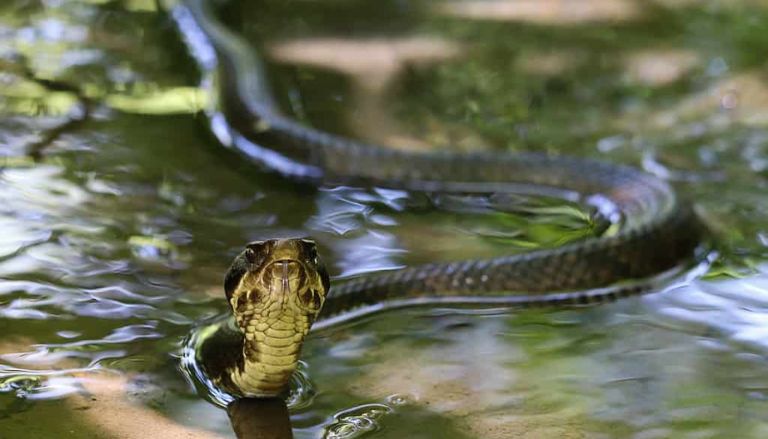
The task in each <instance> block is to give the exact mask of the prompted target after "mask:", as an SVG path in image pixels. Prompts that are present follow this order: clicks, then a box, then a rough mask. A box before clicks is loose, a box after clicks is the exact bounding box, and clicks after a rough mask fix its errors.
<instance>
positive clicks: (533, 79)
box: [0, 0, 768, 438]
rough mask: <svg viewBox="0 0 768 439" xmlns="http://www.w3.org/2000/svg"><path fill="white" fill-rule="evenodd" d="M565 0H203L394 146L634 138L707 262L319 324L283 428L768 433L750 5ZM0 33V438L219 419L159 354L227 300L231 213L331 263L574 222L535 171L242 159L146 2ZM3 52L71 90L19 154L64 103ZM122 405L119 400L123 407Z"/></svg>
mask: <svg viewBox="0 0 768 439" xmlns="http://www.w3.org/2000/svg"><path fill="white" fill-rule="evenodd" d="M522 3H526V4H528V3H531V4H532V2H522ZM586 3H588V5H587V6H589V8H587V7H586V6H585V9H584V10H587V9H589V10H591V11H593V12H591V13H582V12H579V13H574V12H568V10H565V11H563V10H562V9H563V7H562V5H561V6H558V5H557V2H552V3H550V2H544V1H542V2H541V3H540V5H541V6H539V7H540V8H544V9H542V10H544V12H542V10H540V9H536V8H535V7H532V6H531V7H525V8H523V7H518V8H513V9H512V12H509V11H510V9H509V7H508V6H507V7H504V6H503V5H504V3H498V4H491V3H486V2H475V3H474V6H473V7H469V6H467V4H463V3H447V2H419V1H406V2H403V1H383V2H375V3H374V4H371V3H370V2H363V1H360V0H343V1H342V0H335V1H327V2H309V1H302V0H292V1H289V2H263V1H259V2H239V3H238V4H233V5H229V6H228V8H226V9H225V10H224V12H223V13H224V14H225V17H227V20H228V23H230V25H231V26H233V27H235V28H238V29H240V30H241V31H242V32H243V33H244V34H246V35H248V36H249V39H250V40H252V41H254V42H258V46H259V47H260V48H261V49H263V50H264V51H265V53H267V54H268V59H269V61H270V67H269V68H270V72H271V74H272V83H273V87H274V89H275V90H276V93H277V96H278V99H279V101H280V102H281V105H282V106H283V108H284V109H285V110H286V111H287V112H289V113H290V114H292V115H293V116H295V117H297V118H299V119H301V120H303V121H305V122H306V123H309V124H312V125H314V126H317V127H320V128H323V129H326V130H329V131H332V132H337V133H342V134H347V135H353V136H356V137H359V138H364V139H367V140H372V141H377V142H382V143H387V144H390V145H393V146H394V147H399V148H413V149H428V148H438V147H445V148H454V149H457V150H475V149H490V150H500V151H501V150H536V151H541V150H544V151H551V152H558V153H568V154H574V155H579V156H589V157H596V158H602V159H604V160H609V161H613V162H618V163H628V164H632V165H635V166H639V167H642V168H644V169H645V170H647V171H649V172H653V173H656V174H657V175H660V176H662V177H664V178H668V179H670V180H672V181H673V182H674V183H675V185H676V187H678V189H679V190H680V191H681V192H682V193H683V194H684V195H685V196H687V197H689V198H690V199H692V200H694V201H695V205H696V208H697V211H698V212H699V213H700V215H701V216H702V218H703V219H704V220H705V221H706V222H707V224H708V226H709V227H710V229H711V230H712V232H713V236H714V238H713V242H714V250H715V251H714V253H713V255H716V258H715V260H714V263H713V265H712V266H711V268H709V269H708V271H707V272H706V273H704V274H703V276H701V277H700V278H699V279H697V280H694V281H683V282H681V283H677V284H671V285H669V286H668V287H667V288H665V289H664V291H661V292H658V293H657V294H652V295H648V296H645V297H642V298H633V299H628V300H623V301H620V302H618V303H615V304H610V305H607V306H600V307H596V308H589V309H583V310H573V309H571V310H531V311H520V312H514V313H501V314H499V313H490V314H489V313H477V312H471V311H466V310H465V311H449V310H439V309H437V310H436V309H431V310H430V309H426V310H412V311H407V312H396V313H388V314H382V315H378V316H375V317H371V318H369V319H365V320H363V321H360V322H356V323H355V324H353V325H349V326H344V327H339V328H335V329H331V330H328V331H324V332H321V333H318V334H316V335H315V336H313V337H311V339H310V340H309V342H308V344H307V345H306V348H305V355H304V360H305V361H306V367H305V371H306V374H307V376H308V377H309V380H310V386H311V391H310V392H309V393H308V396H307V398H306V400H304V401H303V402H302V403H301V404H299V405H297V406H296V407H295V408H294V409H293V411H292V414H293V423H294V427H295V434H296V436H297V437H316V436H318V435H321V434H322V433H323V432H324V431H325V432H329V433H328V434H329V435H330V434H331V433H339V434H340V435H343V434H350V433H355V432H357V433H355V434H359V433H366V432H367V433H366V434H367V436H365V437H380V438H385V437H446V438H464V437H569V435H571V436H573V437H584V436H587V437H637V438H654V437H696V438H700V437H724V436H727V437H756V438H757V437H764V436H765V434H766V433H767V431H766V430H767V429H768V424H767V423H766V415H765V413H768V411H766V408H768V407H767V406H766V404H768V403H767V402H766V398H768V396H767V395H766V391H767V389H768V367H766V363H765V356H766V354H767V353H768V346H767V345H766V341H765V340H768V337H766V335H768V334H766V329H765V328H766V323H767V322H768V314H767V313H768V275H766V271H767V270H766V268H765V267H766V265H765V262H766V246H767V245H768V230H766V228H765V221H764V219H765V218H766V210H768V200H767V199H766V198H765V196H764V195H763V194H764V191H765V185H766V180H765V177H766V167H768V135H766V131H765V128H766V124H768V117H767V115H768V82H767V80H766V78H767V76H766V73H767V71H766V66H765V61H764V56H763V55H764V53H765V52H766V50H768V39H766V37H765V36H764V35H765V33H764V31H763V30H764V29H765V27H766V24H768V9H766V8H765V7H763V6H761V5H760V4H759V3H757V2H748V1H744V2H741V1H737V2H717V1H710V2H706V3H703V4H699V3H694V2H672V1H670V2H661V1H660V2H620V1H618V0H615V1H602V2H598V1H590V2H586ZM484 5H485V6H484ZM494 5H495V6H494ZM499 5H501V6H499ZM491 6H494V7H497V8H500V9H495V10H493V9H491V11H492V14H490V16H489V15H488V14H486V13H484V12H483V11H484V10H485V9H483V8H489V7H491ZM547 6H548V7H549V8H548V9H547ZM505 8H506V9H505ZM526 8H527V9H526ZM558 8H559V9H558ZM606 8H607V9H606ZM504 11H507V12H504ZM521 11H522V12H521ZM525 11H528V12H525ZM537 11H538V12H537ZM547 11H548V12H547ZM553 11H554V12H553ZM557 11H560V12H557ZM590 14H591V15H590ZM0 34H1V35H2V36H3V38H2V39H0V68H2V71H0V109H2V112H3V115H4V117H3V118H2V120H0V144H2V147H1V148H0V154H1V156H0V166H2V170H1V171H0V227H1V229H2V231H3V233H2V234H0V330H1V331H2V332H3V334H4V335H3V337H2V338H1V339H0V431H2V433H1V434H0V436H2V437H6V436H7V437H11V438H16V437H54V436H58V435H60V434H61V433H62V432H72V433H71V434H72V435H74V436H77V437H126V436H130V435H131V434H135V433H136V432H137V431H139V430H141V429H146V428H151V427H153V426H154V427H155V428H158V429H160V431H165V432H171V431H177V430H171V429H172V428H186V429H188V430H187V431H191V430H193V431H194V433H195V434H200V435H202V436H201V437H205V436H206V435H209V436H212V437H214V436H216V437H233V433H232V432H231V428H230V426H229V421H228V419H227V415H226V413H225V412H224V411H223V410H221V409H219V408H217V407H216V406H214V405H212V404H211V403H209V402H207V401H205V400H204V399H203V398H202V397H201V395H198V394H197V393H196V392H195V390H194V388H193V387H192V386H191V385H190V384H189V383H187V382H186V381H185V379H184V377H183V375H182V374H181V373H180V372H179V370H178V359H177V358H176V357H175V355H176V354H177V353H178V347H179V344H180V342H181V340H182V339H183V337H184V336H185V335H186V334H188V333H189V331H190V330H191V328H192V327H193V325H194V323H195V322H197V321H200V320H201V319H205V318H206V317H210V316H213V315H217V314H219V313H221V312H224V311H225V310H226V304H225V303H224V300H223V298H222V295H223V294H222V292H221V277H222V274H223V272H224V270H225V269H226V267H227V264H228V263H229V261H230V259H231V258H232V256H233V255H234V254H235V253H236V252H237V251H238V249H239V248H240V247H241V246H242V245H243V244H244V243H245V242H248V241H249V240H252V239H256V238H260V237H264V236H273V235H277V234H301V235H312V236H314V237H315V238H316V239H317V240H318V241H319V243H320V245H321V251H323V254H324V255H325V258H326V259H327V260H328V261H329V262H330V266H331V269H332V271H333V274H334V275H336V276H351V275H356V274H360V273H365V272H369V271H375V270H381V269H388V268H396V267H400V266H404V265H410V264H416V263H421V262H425V261H430V260H435V259H443V260H451V259H457V258H461V257H475V256H480V255H488V256H490V255H496V254H501V253H504V252H509V251H524V250H526V249H529V248H535V247H540V246H556V245H561V244H562V243H563V242H566V241H567V240H570V239H578V238H579V237H583V236H588V235H591V234H595V233H599V232H598V229H599V227H598V226H597V225H596V224H595V223H594V221H593V219H594V218H593V217H591V216H590V212H589V211H588V210H584V209H580V208H579V207H578V206H571V205H566V204H563V203H554V202H552V200H546V199H538V198H536V199H526V198H520V199H513V200H505V202H504V203H501V204H500V205H499V204H496V203H494V202H493V199H490V200H489V199H484V198H480V199H473V198H470V199H467V198H461V197H458V198H457V197H450V196H429V195H425V194H408V193H403V192H399V191H391V190H382V189H356V188H320V189H317V188H313V187H309V186H305V185H302V184H299V183H293V182H290V181H286V180H284V179H282V178H280V177H278V176H276V175H274V174H271V173H269V172H265V171H263V170H260V169H258V168H257V167H255V166H253V165H252V164H249V163H246V162H244V161H243V160H242V159H241V158H240V157H239V156H237V155H236V154H234V153H232V152H230V151H228V150H226V149H224V148H223V147H221V146H220V145H219V143H218V141H217V139H216V138H215V137H214V136H213V135H212V134H211V133H210V132H209V130H208V127H207V123H206V119H205V117H204V114H203V113H202V110H203V109H204V108H206V105H207V104H208V101H209V97H208V96H207V95H206V91H205V90H204V89H201V88H199V87H198V82H199V78H198V75H197V72H196V69H195V66H194V64H193V63H192V62H191V60H190V59H189V58H188V57H187V56H186V54H185V48H184V46H183V45H182V44H181V42H180V41H179V38H178V35H177V34H176V33H175V31H174V27H173V23H172V21H171V20H170V19H169V17H168V16H167V15H166V14H164V13H162V12H161V11H158V10H157V8H156V5H155V2H151V1H141V0H131V1H124V2H90V1H78V2H61V1H53V0H50V1H33V0H23V1H22V0H19V1H11V2H6V3H4V4H3V5H2V6H0ZM329 48H330V49H329ZM330 54H333V57H331V56H330ZM328 59H331V60H332V61H333V62H327V60H328ZM26 70H29V71H31V72H32V73H34V74H35V75H36V76H37V77H39V78H45V79H52V80H57V81H64V82H67V83H74V84H77V86H78V87H79V88H80V89H81V90H82V91H83V93H84V95H86V96H88V99H90V100H92V101H93V102H94V104H93V109H92V111H91V115H90V117H89V118H88V119H87V120H86V121H85V122H83V123H82V124H80V125H78V126H76V128H74V129H72V130H66V131H64V132H62V133H61V134H60V135H58V136H56V137H55V138H54V139H52V142H51V143H50V144H49V145H46V146H45V148H43V150H42V158H41V159H40V160H39V161H35V160H33V159H32V158H31V157H30V155H29V147H30V145H33V144H35V142H38V141H39V139H41V138H44V137H45V133H50V132H51V130H54V129H55V127H57V126H59V125H60V124H63V123H66V122H67V120H69V119H72V118H77V117H78V115H79V114H80V111H81V110H82V108H81V107H82V105H81V103H79V102H78V99H77V96H75V95H73V94H72V93H70V92H66V91H50V90H46V89H45V88H44V87H42V86H41V85H40V84H39V83H37V82H35V81H33V80H31V79H30V77H28V74H27V73H25V71H26ZM499 207H503V209H502V210H504V211H503V212H502V211H500V210H499ZM120 418H122V419H124V420H125V419H127V420H128V421H130V420H131V418H133V419H136V420H139V419H143V420H144V421H141V423H140V424H139V427H136V426H135V424H134V427H133V428H131V427H128V429H127V430H126V429H125V428H126V427H125V425H116V423H115V422H113V421H114V420H115V419H120ZM146 419H150V420H151V422H147V421H146ZM117 424H119V423H117ZM150 424H151V425H150ZM128 425H129V426H130V425H131V424H130V422H129V423H128ZM121 428H123V430H121ZM142 431H144V430H142ZM167 434H171V433H167ZM144 436H146V434H144Z"/></svg>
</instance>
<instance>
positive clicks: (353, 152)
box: [185, 0, 703, 317]
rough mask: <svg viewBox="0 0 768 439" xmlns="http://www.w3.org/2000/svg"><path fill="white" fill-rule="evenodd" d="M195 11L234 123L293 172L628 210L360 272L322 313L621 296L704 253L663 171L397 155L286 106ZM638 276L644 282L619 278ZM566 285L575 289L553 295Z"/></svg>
mask: <svg viewBox="0 0 768 439" xmlns="http://www.w3.org/2000/svg"><path fill="white" fill-rule="evenodd" d="M186 8H187V9H185V11H187V12H188V13H189V16H190V17H191V18H192V19H193V21H194V23H195V25H196V26H197V27H198V31H201V32H199V35H202V36H204V37H205V39H206V40H207V42H208V43H209V44H210V46H211V47H212V48H213V49H215V52H216V57H217V61H218V69H217V71H216V73H217V74H218V75H219V81H218V83H219V84H220V87H219V90H218V92H219V96H218V98H219V99H218V101H219V104H220V109H221V112H222V113H223V114H224V115H225V116H226V119H227V122H228V124H229V126H230V128H231V129H232V130H233V131H234V132H236V133H238V135H240V136H242V137H244V138H246V139H248V140H249V141H250V142H252V143H253V144H256V145H259V146H260V147H263V148H267V149H269V150H270V151H271V152H272V153H277V154H279V155H280V156H281V157H282V158H283V159H286V160H290V161H291V163H295V164H299V165H302V166H304V167H299V168H295V167H294V168H291V167H288V168H286V167H283V168H280V167H278V168H277V170H278V171H279V172H282V173H283V174H286V175H288V176H291V177H295V178H301V179H308V180H311V181H314V182H316V183H318V184H335V183H343V184H361V185H374V186H379V187H391V188H400V189H405V190H424V191H458V192H483V191H487V192H504V191H519V190H521V189H522V190H524V191H530V190H531V188H532V187H536V188H548V189H556V190H560V191H561V192H562V191H569V192H574V193H577V194H579V196H580V197H581V199H582V200H588V199H589V197H591V196H595V195H599V196H602V197H603V198H605V199H608V200H610V201H611V202H612V203H613V204H614V205H615V207H616V209H617V210H618V211H619V212H620V214H621V216H622V218H623V224H622V227H621V228H620V230H619V231H618V232H616V233H615V234H613V235H612V236H607V237H601V238H594V239H587V240H584V241H579V242H576V243H571V244H568V245H565V246H563V247H560V248H557V249H552V250H538V251H534V252H531V253H527V254H522V255H514V256H507V257H501V258H496V259H487V260H471V261H461V262H453V263H435V264H427V265H424V266H419V267H410V268H406V269H403V270H400V271H396V272H387V273H384V274H381V275H374V276H366V277H363V278H359V279H353V280H351V281H348V282H346V283H342V284H340V285H336V286H334V288H333V290H332V291H331V294H330V295H329V296H328V298H327V299H326V302H325V305H324V309H323V314H322V316H324V317H328V316H331V315H334V314H337V313H342V312H344V311H346V310H350V309H353V308H356V307H359V306H361V305H366V304H376V303H379V302H381V301H386V300H388V299H402V298H412V297H419V296H457V295H467V294H473V293H480V294H504V295H506V296H509V298H510V303H520V304H529V305H536V304H544V303H546V304H583V303H596V302H602V301H606V300H615V299H617V298H619V297H623V296H625V295H628V294H634V293H638V292H641V291H644V290H645V289H647V288H648V287H649V285H650V284H649V283H647V281H645V280H644V279H647V278H649V277H652V276H653V275H656V274H659V273H662V272H665V271H667V270H670V269H673V268H675V267H678V266H680V265H681V264H683V263H686V262H689V261H691V260H692V259H693V258H694V253H695V249H696V247H697V246H698V245H699V244H700V242H701V239H702V235H703V228H702V227H701V225H700V223H699V222H698V221H697V218H696V217H695V215H694V214H693V212H692V210H691V208H690V206H688V205H687V204H686V203H685V202H683V201H681V200H680V199H679V198H678V197H677V195H676V193H675V192H674V190H673V189H672V188H671V187H670V186H669V184H667V183H666V182H664V181H662V180H660V179H658V178H656V177H654V176H651V175H648V174H646V173H643V172H640V171H638V170H636V169H634V168H630V167H627V166H619V165H612V164H608V163H603V162H599V161H594V160H585V159H578V158H571V157H553V156H548V155H544V154H532V153H526V154H514V155H513V154H482V153H479V154H469V155H467V154H452V153H442V152H440V153H433V154H421V153H412V152H405V151H398V150H393V149H390V148H385V147H380V146H376V145H369V144H365V143H361V142H357V141H354V140H350V139H347V138H343V137H340V136H336V135H332V134H328V133H325V132H321V131H319V130H316V129H313V128H311V127H307V126H304V125H301V124H299V123H298V122H296V121H294V120H292V119H289V118H287V117H284V116H282V115H281V114H280V111H279V109H278V108H276V106H275V105H274V104H273V101H274V100H273V99H272V97H271V96H270V94H269V91H268V88H267V86H266V79H265V74H264V71H263V69H262V68H261V62H260V60H259V59H258V58H257V56H258V53H257V52H256V51H255V49H253V48H252V47H250V46H249V45H248V44H246V43H245V42H244V41H243V40H242V39H240V38H239V37H238V36H236V35H234V34H232V33H231V31H229V30H228V29H226V28H225V27H224V26H223V25H222V24H221V23H220V22H219V21H218V19H217V18H216V16H215V12H214V11H213V10H212V9H211V6H210V5H209V4H208V1H207V0H188V1H187V3H186ZM188 30H189V29H188ZM199 35H198V36H199ZM209 73H212V72H209ZM235 147H237V144H235ZM243 152H244V153H245V154H246V155H248V156H249V157H250V158H251V159H253V160H254V161H256V162H261V163H262V164H264V165H267V166H274V164H275V161H274V160H272V159H268V158H265V156H263V155H258V154H257V155H254V153H252V152H249V151H248V150H247V148H246V149H243ZM534 192H535V190H534ZM547 193H548V192H547ZM484 277H485V280H484V281H481V279H483V278H484ZM628 280H637V282H635V283H632V284H627V283H624V284H619V285H617V283H621V282H623V281H628ZM613 285H617V286H616V288H612V289H607V290H603V291H601V292H600V293H594V292H589V291H587V290H590V289H595V288H604V287H610V286H613ZM558 291H560V292H569V291H570V292H574V291H575V293H562V294H552V293H553V292H558Z"/></svg>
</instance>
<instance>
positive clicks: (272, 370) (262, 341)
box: [229, 315, 311, 397]
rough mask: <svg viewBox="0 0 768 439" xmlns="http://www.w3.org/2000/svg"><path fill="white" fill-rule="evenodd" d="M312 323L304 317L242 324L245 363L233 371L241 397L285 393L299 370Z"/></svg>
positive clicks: (235, 384) (242, 359)
mask: <svg viewBox="0 0 768 439" xmlns="http://www.w3.org/2000/svg"><path fill="white" fill-rule="evenodd" d="M310 325H311V322H310V321H309V319H308V318H306V317H304V316H291V315H282V316H280V317H279V318H277V319H268V318H264V319H252V320H251V321H249V322H248V323H247V324H245V325H242V324H241V330H242V331H243V335H244V339H243V345H242V351H241V355H242V357H241V361H238V362H237V363H236V365H235V366H234V367H232V368H231V369H230V371H229V380H230V381H231V383H232V385H233V386H234V388H236V389H237V393H240V394H242V396H247V397H266V396H274V395H276V394H279V393H281V392H283V391H285V390H286V389H287V387H288V384H289V382H290V378H291V375H292V374H293V372H294V371H295V370H296V367H297V365H298V361H299V355H300V354H301V348H302V344H303V341H304V337H305V336H306V335H307V333H308V332H309V328H310Z"/></svg>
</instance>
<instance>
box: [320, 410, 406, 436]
mask: <svg viewBox="0 0 768 439" xmlns="http://www.w3.org/2000/svg"><path fill="white" fill-rule="evenodd" d="M392 411H393V410H392V408H391V407H389V406H388V405H385V404H364V405H360V406H357V407H353V408H351V409H348V410H343V411H341V412H338V413H336V414H335V415H334V416H333V422H331V423H330V424H329V425H327V426H326V427H325V433H324V435H323V437H324V438H325V439H352V438H358V437H362V436H363V435H364V434H366V433H371V432H374V431H377V430H379V429H380V428H381V426H380V425H379V422H380V421H381V419H382V418H383V417H384V416H385V415H387V414H389V413H392Z"/></svg>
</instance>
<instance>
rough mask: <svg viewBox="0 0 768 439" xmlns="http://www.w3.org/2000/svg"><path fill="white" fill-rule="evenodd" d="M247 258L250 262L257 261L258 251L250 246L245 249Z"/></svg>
mask: <svg viewBox="0 0 768 439" xmlns="http://www.w3.org/2000/svg"><path fill="white" fill-rule="evenodd" d="M245 260H246V261H248V263H249V264H253V263H254V262H256V252H255V251H253V249H252V248H250V247H248V248H246V249H245Z"/></svg>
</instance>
